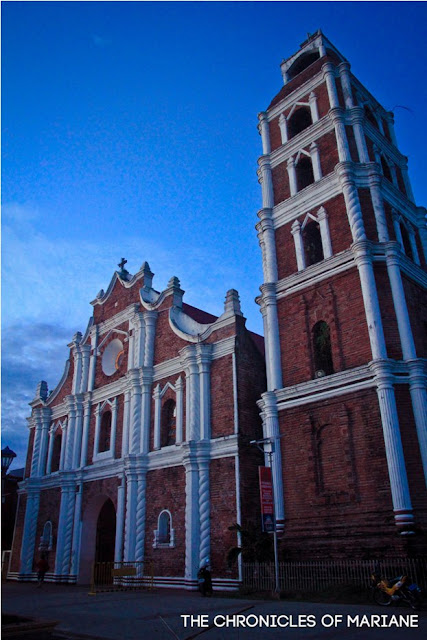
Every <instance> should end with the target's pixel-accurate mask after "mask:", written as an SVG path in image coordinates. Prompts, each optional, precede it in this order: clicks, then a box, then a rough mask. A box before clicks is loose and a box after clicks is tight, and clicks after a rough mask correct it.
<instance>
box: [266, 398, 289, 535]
mask: <svg viewBox="0 0 427 640" xmlns="http://www.w3.org/2000/svg"><path fill="white" fill-rule="evenodd" d="M262 400H263V403H264V410H263V424H264V437H265V438H270V439H271V440H272V442H273V443H274V452H273V468H272V477H273V487H274V509H275V514H276V524H277V531H278V533H281V532H283V529H284V523H285V506H284V495H283V471H282V453H281V450H280V429H279V416H278V411H277V401H276V396H275V394H274V393H273V392H271V391H267V393H264V394H263V395H262Z"/></svg>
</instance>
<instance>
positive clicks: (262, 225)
mask: <svg viewBox="0 0 427 640" xmlns="http://www.w3.org/2000/svg"><path fill="white" fill-rule="evenodd" d="M258 217H259V219H260V222H259V224H258V225H257V228H258V227H259V230H260V232H261V234H262V240H263V244H264V254H265V260H264V282H276V281H277V279H278V275H277V257H276V240H275V232H274V224H273V217H272V211H271V209H261V211H259V212H258ZM260 244H261V243H260Z"/></svg>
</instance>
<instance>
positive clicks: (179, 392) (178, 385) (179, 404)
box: [175, 376, 184, 444]
mask: <svg viewBox="0 0 427 640" xmlns="http://www.w3.org/2000/svg"><path fill="white" fill-rule="evenodd" d="M183 386H184V383H183V381H182V378H181V376H179V378H178V380H177V381H176V382H175V391H176V444H181V442H182V440H183V417H184V416H183Z"/></svg>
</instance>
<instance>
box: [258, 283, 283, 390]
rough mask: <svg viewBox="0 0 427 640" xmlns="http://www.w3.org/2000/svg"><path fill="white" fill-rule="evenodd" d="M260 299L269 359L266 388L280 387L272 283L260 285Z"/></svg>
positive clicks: (274, 295)
mask: <svg viewBox="0 0 427 640" xmlns="http://www.w3.org/2000/svg"><path fill="white" fill-rule="evenodd" d="M261 291H262V300H263V304H264V305H265V307H266V316H267V317H266V320H267V329H268V331H267V333H266V334H265V337H266V341H267V342H268V353H269V359H270V375H268V370H267V388H268V390H269V391H270V390H273V389H281V388H282V386H283V383H282V365H281V355H280V338H279V335H280V334H279V323H278V318H277V300H276V287H275V285H274V284H272V283H265V284H263V285H262V286H261Z"/></svg>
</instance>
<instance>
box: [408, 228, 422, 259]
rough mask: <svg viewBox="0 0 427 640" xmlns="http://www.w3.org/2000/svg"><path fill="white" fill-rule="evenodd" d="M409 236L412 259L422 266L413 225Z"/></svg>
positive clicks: (409, 230)
mask: <svg viewBox="0 0 427 640" xmlns="http://www.w3.org/2000/svg"><path fill="white" fill-rule="evenodd" d="M408 235H409V244H410V245H411V249H412V257H413V259H414V262H415V264H418V265H421V262H420V256H419V254H418V247H417V242H416V240H415V232H414V229H413V227H412V225H411V228H410V229H408Z"/></svg>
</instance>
